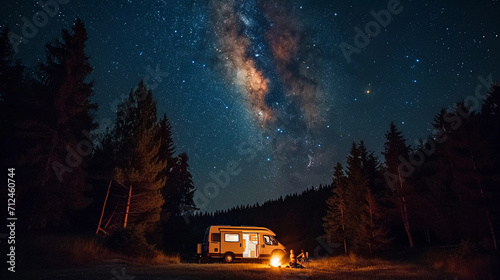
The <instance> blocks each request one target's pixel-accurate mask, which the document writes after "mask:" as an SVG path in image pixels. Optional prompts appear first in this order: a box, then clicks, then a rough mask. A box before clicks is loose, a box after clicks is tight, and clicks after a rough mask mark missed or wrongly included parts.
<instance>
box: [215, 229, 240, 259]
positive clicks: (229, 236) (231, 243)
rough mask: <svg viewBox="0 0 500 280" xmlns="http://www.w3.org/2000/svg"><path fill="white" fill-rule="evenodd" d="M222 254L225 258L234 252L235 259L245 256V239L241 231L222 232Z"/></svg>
mask: <svg viewBox="0 0 500 280" xmlns="http://www.w3.org/2000/svg"><path fill="white" fill-rule="evenodd" d="M220 252H221V254H222V255H223V256H224V254H226V253H227V252H232V253H233V254H234V257H236V258H241V257H242V256H243V238H242V234H241V231H240V232H237V231H221V249H220Z"/></svg>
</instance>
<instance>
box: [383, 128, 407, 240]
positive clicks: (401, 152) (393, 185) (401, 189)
mask: <svg viewBox="0 0 500 280" xmlns="http://www.w3.org/2000/svg"><path fill="white" fill-rule="evenodd" d="M385 138H386V142H385V144H384V152H383V153H382V154H383V155H384V157H385V169H386V170H385V173H384V177H385V179H386V183H387V185H388V187H389V188H390V190H391V191H392V197H393V198H394V200H395V203H396V205H397V206H398V208H399V212H400V217H401V220H402V221H403V224H404V227H405V231H406V235H407V237H408V242H409V244H410V247H413V236H412V232H411V227H410V218H409V215H408V202H407V193H408V185H407V182H404V179H403V176H402V170H401V162H402V161H406V162H407V161H408V159H409V154H410V148H409V147H408V146H407V145H406V140H405V139H404V137H403V135H402V132H401V131H399V130H398V129H397V128H396V125H394V123H392V122H391V125H390V127H389V131H388V132H387V133H386V134H385Z"/></svg>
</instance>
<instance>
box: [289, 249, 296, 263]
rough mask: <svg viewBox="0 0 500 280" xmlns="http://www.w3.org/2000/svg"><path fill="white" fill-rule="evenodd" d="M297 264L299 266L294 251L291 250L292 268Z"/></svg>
mask: <svg viewBox="0 0 500 280" xmlns="http://www.w3.org/2000/svg"><path fill="white" fill-rule="evenodd" d="M296 264H297V258H296V257H295V254H294V253H293V250H290V266H293V265H296Z"/></svg>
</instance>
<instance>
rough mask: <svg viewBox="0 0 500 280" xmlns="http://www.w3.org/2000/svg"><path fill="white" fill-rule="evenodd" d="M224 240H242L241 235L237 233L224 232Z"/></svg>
mask: <svg viewBox="0 0 500 280" xmlns="http://www.w3.org/2000/svg"><path fill="white" fill-rule="evenodd" d="M224 241H226V242H240V235H239V234H237V233H226V234H224Z"/></svg>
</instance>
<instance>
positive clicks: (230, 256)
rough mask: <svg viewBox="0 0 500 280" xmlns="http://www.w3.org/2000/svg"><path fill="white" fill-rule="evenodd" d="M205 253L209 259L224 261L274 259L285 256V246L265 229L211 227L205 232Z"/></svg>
mask: <svg viewBox="0 0 500 280" xmlns="http://www.w3.org/2000/svg"><path fill="white" fill-rule="evenodd" d="M204 242H205V243H204V245H205V246H204V249H205V250H204V251H205V256H206V257H207V258H217V259H224V261H225V262H227V263H230V262H233V261H234V260H235V259H242V260H245V259H246V260H251V259H271V257H272V258H273V259H276V258H279V260H281V258H283V257H284V256H285V246H283V245H282V244H281V243H279V242H278V240H277V239H276V234H275V233H274V232H272V231H271V230H270V229H268V228H265V227H254V226H210V227H208V228H207V230H206V231H205V239H204Z"/></svg>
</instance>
